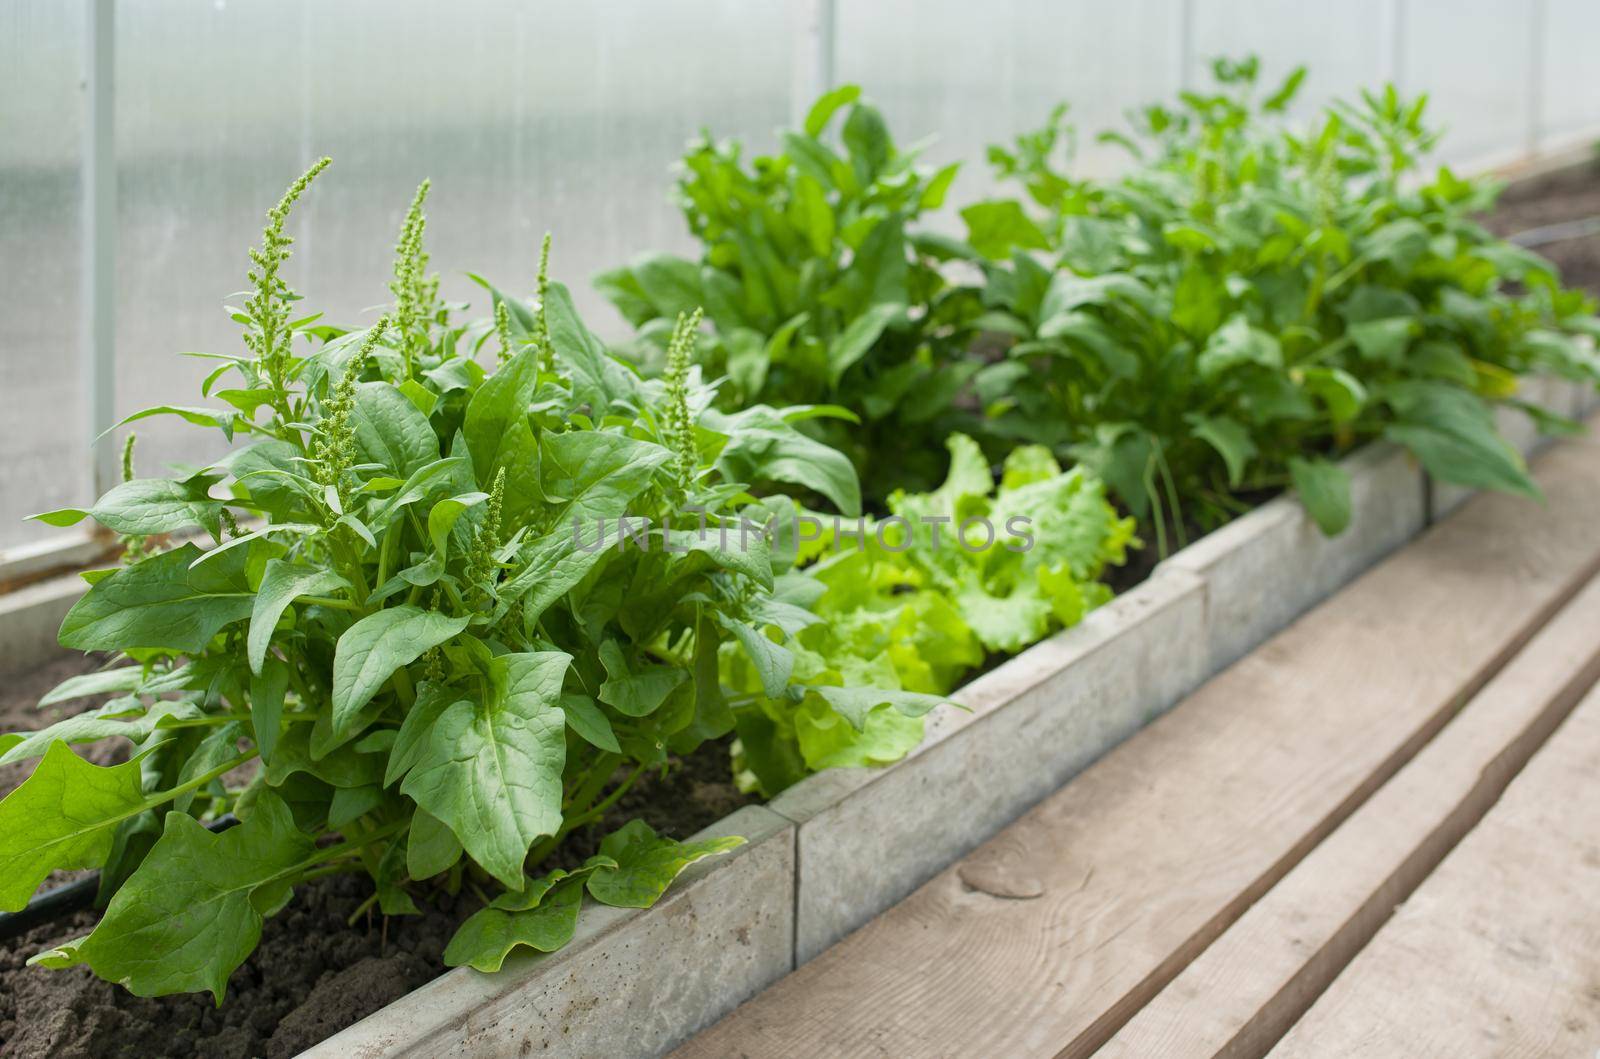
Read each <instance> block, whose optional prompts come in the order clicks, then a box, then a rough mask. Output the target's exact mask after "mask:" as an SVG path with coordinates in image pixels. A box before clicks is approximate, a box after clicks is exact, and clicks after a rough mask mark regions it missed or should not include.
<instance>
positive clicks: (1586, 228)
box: [1506, 217, 1600, 249]
mask: <svg viewBox="0 0 1600 1059" xmlns="http://www.w3.org/2000/svg"><path fill="white" fill-rule="evenodd" d="M1590 235H1600V217H1582V218H1579V219H1578V220H1575V221H1562V222H1560V223H1559V224H1546V225H1541V226H1540V227H1538V228H1529V229H1527V230H1526V231H1521V232H1518V233H1516V234H1515V235H1513V236H1510V237H1509V238H1508V239H1507V240H1506V241H1507V242H1511V243H1515V244H1517V245H1518V246H1521V247H1527V248H1529V249H1531V248H1533V247H1536V246H1548V245H1549V244H1551V243H1562V242H1566V241H1567V240H1568V239H1582V238H1584V237H1586V236H1590Z"/></svg>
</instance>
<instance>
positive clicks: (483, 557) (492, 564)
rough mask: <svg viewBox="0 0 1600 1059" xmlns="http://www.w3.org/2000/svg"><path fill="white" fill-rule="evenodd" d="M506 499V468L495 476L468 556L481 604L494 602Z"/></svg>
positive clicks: (468, 566) (469, 567)
mask: <svg viewBox="0 0 1600 1059" xmlns="http://www.w3.org/2000/svg"><path fill="white" fill-rule="evenodd" d="M505 495H506V469H505V468H504V467H502V468H500V470H499V471H498V472H497V473H496V474H495V476H494V484H493V485H492V486H490V487H489V500H488V502H487V506H486V507H485V509H484V513H483V522H482V523H480V524H479V525H478V532H477V534H476V535H475V536H474V537H473V540H472V552H471V553H470V554H469V555H468V556H467V580H468V582H469V583H470V584H471V585H472V589H473V592H474V593H476V594H477V596H478V598H479V601H480V602H484V601H487V600H488V599H489V598H490V596H491V594H492V593H491V591H490V589H491V586H492V585H493V583H494V579H495V573H496V571H497V569H498V564H497V561H496V559H495V553H497V552H498V551H499V550H500V545H501V543H502V541H501V539H500V513H501V510H502V508H503V506H504V504H505Z"/></svg>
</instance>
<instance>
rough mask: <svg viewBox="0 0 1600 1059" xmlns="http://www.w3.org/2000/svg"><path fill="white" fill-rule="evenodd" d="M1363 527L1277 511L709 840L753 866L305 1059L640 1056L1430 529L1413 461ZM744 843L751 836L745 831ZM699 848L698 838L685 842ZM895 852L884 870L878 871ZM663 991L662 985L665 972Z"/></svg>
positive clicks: (1383, 451)
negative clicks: (729, 843) (891, 748)
mask: <svg viewBox="0 0 1600 1059" xmlns="http://www.w3.org/2000/svg"><path fill="white" fill-rule="evenodd" d="M1348 466H1349V468H1350V470H1351V473H1352V476H1353V478H1354V480H1355V481H1356V482H1357V483H1358V484H1357V494H1356V495H1357V496H1358V497H1359V498H1360V499H1359V500H1358V507H1357V512H1356V516H1355V518H1354V520H1353V522H1352V524H1351V527H1350V529H1349V530H1348V531H1347V532H1346V533H1345V534H1343V535H1341V536H1339V537H1335V538H1328V537H1325V536H1323V535H1322V534H1321V533H1320V532H1318V531H1317V529H1316V527H1315V526H1313V525H1311V524H1310V520H1309V518H1308V517H1307V516H1306V515H1305V512H1304V510H1303V509H1302V508H1301V507H1300V505H1299V504H1298V503H1297V502H1295V501H1293V500H1291V499H1288V498H1283V499H1279V500H1274V501H1271V502H1269V503H1268V504H1266V505H1263V506H1262V507H1261V508H1259V509H1258V510H1256V511H1255V512H1252V513H1251V514H1249V515H1246V516H1244V517H1243V518H1241V519H1239V520H1237V521H1236V522H1234V523H1231V524H1229V525H1228V526H1226V527H1224V528H1223V529H1222V530H1219V531H1218V532H1216V533H1214V534H1211V535H1209V536H1207V537H1206V538H1203V539H1202V540H1200V541H1197V542H1196V543H1195V544H1193V545H1191V546H1190V547H1189V548H1188V549H1185V550H1184V551H1182V552H1180V553H1178V554H1177V555H1175V556H1173V557H1172V558H1171V559H1170V560H1168V561H1167V562H1166V563H1164V564H1162V566H1161V567H1159V568H1158V569H1157V571H1156V572H1155V574H1154V575H1153V576H1152V577H1150V578H1149V579H1148V580H1147V581H1145V582H1144V583H1143V584H1141V585H1139V586H1138V587H1136V588H1134V589H1133V590H1132V591H1130V592H1128V593H1126V594H1124V595H1122V596H1119V597H1117V598H1116V599H1114V600H1113V601H1112V602H1110V603H1108V604H1106V605H1105V606H1104V607H1102V608H1100V609H1099V610H1097V611H1095V612H1094V613H1093V614H1091V615H1090V616H1089V618H1088V619H1086V620H1085V621H1084V622H1083V624H1081V625H1079V626H1076V627H1074V628H1072V629H1069V630H1067V631H1066V632H1063V633H1060V634H1058V635H1057V636H1055V637H1053V638H1052V639H1050V640H1048V641H1046V642H1044V643H1041V644H1039V645H1037V646H1035V647H1032V648H1030V649H1029V650H1027V651H1024V652H1023V653H1022V654H1020V655H1018V656H1017V657H1015V658H1013V659H1011V660H1010V661H1008V662H1006V663H1005V664H1003V665H1001V666H1000V667H999V668H997V669H995V670H993V671H992V672H990V673H987V674H985V675H984V676H982V677H980V678H979V679H977V680H975V681H973V682H972V683H971V684H969V685H968V686H966V687H965V688H963V689H961V691H959V692H958V693H957V694H956V695H955V699H956V701H957V702H959V703H960V704H962V705H963V706H965V707H967V709H966V710H965V711H958V710H946V711H943V712H941V713H940V714H938V715H937V719H936V720H935V721H934V722H933V723H931V724H930V726H929V732H928V735H927V737H926V738H925V740H924V741H923V743H922V745H921V746H920V747H918V748H917V750H916V751H915V752H913V753H912V754H911V755H910V756H908V757H907V758H905V759H904V760H902V761H899V762H897V763H895V764H893V765H890V766H887V767H885V768H881V769H873V770H864V769H844V770H831V771H828V772H824V773H819V774H818V775H816V776H813V777H811V778H809V779H806V780H803V781H801V782H800V783H799V784H797V785H796V786H794V787H792V788H790V789H789V790H787V791H785V792H784V793H783V794H781V795H780V796H779V797H778V798H776V799H775V800H774V801H773V802H772V803H771V804H770V805H769V806H768V807H766V808H764V809H763V808H756V807H751V808H747V809H741V810H740V811H739V812H738V813H737V814H735V815H734V816H732V817H730V818H729V819H728V820H726V821H723V822H722V823H720V824H718V825H717V826H715V827H713V828H711V829H709V830H708V831H707V832H705V833H704V835H707V836H708V835H711V834H727V833H738V834H744V835H746V836H747V837H748V838H749V839H750V840H751V841H750V845H749V846H748V847H746V848H744V849H741V850H739V851H737V852H736V853H735V854H734V855H732V856H729V857H726V858H723V859H720V860H715V861H711V862H707V863H705V864H702V865H698V866H696V868H694V869H693V870H692V871H693V874H692V876H688V877H686V880H685V881H684V882H683V883H681V884H680V885H679V886H677V887H675V888H674V890H673V891H672V892H671V893H669V895H668V896H667V897H666V898H665V899H663V901H662V902H661V904H659V905H657V906H656V907H655V908H652V909H647V910H640V911H635V912H618V913H616V914H609V913H608V914H606V915H605V916H604V917H603V918H602V917H594V918H592V919H591V920H589V921H586V922H585V923H584V924H583V925H581V926H580V927H579V936H578V938H577V939H575V941H574V942H573V944H572V945H571V946H569V947H568V948H566V949H564V950H562V951H560V952H558V953H553V954H550V955H548V956H534V957H527V958H523V959H519V960H517V961H516V962H514V963H508V964H507V966H506V969H505V970H503V971H502V972H501V973H500V974H499V975H497V976H492V977H486V976H484V975H481V974H478V973H477V972H475V971H472V970H467V969H462V970H457V971H451V972H449V973H448V974H446V975H444V976H442V977H441V978H439V979H438V980H436V981H434V982H432V983H430V984H429V985H427V986H424V987H423V988H422V989H419V990H417V991H416V992H415V993H412V994H410V995H408V996H406V997H404V998H402V999H400V1000H398V1001H396V1002H395V1003H393V1004H391V1005H389V1006H388V1007H386V1008H384V1009H383V1010H381V1011H379V1012H378V1013H376V1014H375V1015H372V1016H370V1017H368V1018H367V1019H365V1020H363V1021H362V1022H360V1023H358V1024H357V1025H355V1026H353V1027H351V1028H350V1029H348V1030H345V1031H343V1032H342V1033H339V1034H337V1035H336V1036H334V1037H331V1038H329V1039H328V1040H327V1041H324V1042H323V1043H322V1044H321V1045H318V1046H317V1047H315V1048H313V1049H310V1050H309V1051H308V1052H307V1053H306V1054H307V1055H310V1056H316V1057H327V1059H333V1057H336V1056H378V1055H399V1054H416V1055H441V1054H444V1055H450V1054H472V1053H475V1052H491V1053H494V1052H502V1051H506V1052H514V1051H516V1049H518V1048H520V1047H522V1046H523V1045H524V1043H526V1044H528V1045H529V1046H531V1048H532V1049H533V1053H532V1054H537V1052H538V1050H539V1049H540V1048H541V1047H545V1046H553V1045H554V1044H555V1042H560V1048H561V1049H563V1050H566V1051H569V1052H570V1053H571V1054H580V1055H587V1054H603V1055H619V1056H620V1055H641V1056H642V1055H652V1054H656V1053H658V1052H661V1051H664V1050H666V1049H667V1048H669V1047H670V1046H671V1045H672V1044H674V1043H676V1042H678V1041H682V1040H684V1039H686V1038H687V1037H688V1036H690V1035H691V1034H693V1033H694V1032H696V1031H697V1030H699V1029H702V1028H704V1027H706V1026H708V1025H710V1024H711V1023H713V1022H715V1021H716V1020H717V1019H718V1018H720V1017H721V1016H722V1015H724V1014H726V1013H727V1012H728V1011H731V1010H732V1009H733V1008H734V1007H736V1006H738V1004H739V1003H740V1002H742V1001H743V1000H744V999H746V998H748V997H750V996H752V995H754V994H755V993H757V992H759V991H760V990H761V989H763V988H764V987H765V986H767V985H769V984H771V983H772V982H773V981H775V980H777V979H778V978H779V977H781V976H782V975H784V974H785V973H787V972H788V971H789V970H791V969H792V968H793V967H794V966H796V965H798V964H800V963H803V962H805V961H806V960H809V959H810V958H812V957H814V956H816V955H817V954H819V953H821V952H822V951H823V950H824V949H826V948H827V947H828V946H829V945H831V944H833V943H834V942H835V941H838V940H839V939H840V938H842V937H843V936H844V935H845V934H847V933H849V932H850V931H851V930H853V929H855V928H856V927H858V926H860V925H861V924H862V923H864V922H865V921H866V920H868V919H870V918H871V917H872V916H874V915H876V914H877V913H878V912H880V911H882V910H883V909H885V908H887V907H888V906H889V905H891V904H893V903H894V902H896V901H898V900H899V899H900V898H902V897H904V896H905V895H906V894H908V893H910V892H911V891H912V890H914V889H915V888H916V887H917V886H919V885H920V884H921V883H923V882H924V881H926V880H927V879H928V878H929V877H930V876H932V875H933V874H934V873H936V872H937V871H939V870H940V869H942V868H943V867H944V866H945V865H946V864H948V863H949V862H950V861H952V860H954V859H956V858H958V857H959V856H961V855H962V854H963V853H965V852H967V851H968V850H970V849H972V848H973V847H975V846H976V845H978V844H979V843H981V842H982V841H983V840H984V839H986V838H988V837H989V836H990V835H992V834H993V833H994V832H995V831H997V830H998V829H999V828H1000V827H1002V826H1004V825H1005V824H1006V823H1007V822H1009V821H1010V820H1012V819H1015V818H1016V817H1017V816H1018V815H1019V814H1020V813H1021V812H1023V811H1024V810H1025V809H1027V808H1028V807H1029V806H1031V805H1033V804H1034V803H1035V802H1037V801H1038V800H1039V799H1041V798H1043V797H1044V796H1045V795H1046V794H1048V793H1049V792H1050V791H1052V790H1054V789H1055V788H1057V787H1059V786H1060V785H1061V784H1063V783H1065V782H1066V781H1067V780H1068V779H1070V778H1071V777H1072V776H1073V775H1075V774H1076V773H1077V772H1079V771H1081V770H1082V769H1083V768H1085V767H1086V766H1087V765H1089V764H1090V763H1092V762H1093V761H1094V760H1095V759H1096V758H1098V757H1100V756H1101V755H1102V754H1104V753H1105V752H1106V751H1108V750H1110V749H1111V748H1112V747H1114V746H1116V745H1117V744H1118V743H1120V742H1121V741H1122V740H1123V739H1126V738H1127V737H1128V736H1129V735H1131V734H1133V733H1134V732H1136V731H1138V730H1139V729H1140V728H1141V727H1142V726H1143V725H1145V724H1146V723H1148V722H1149V721H1151V720H1152V719H1154V718H1155V717H1156V716H1158V715H1160V714H1161V713H1162V712H1163V711H1165V710H1166V709H1167V708H1168V707H1170V706H1171V705H1172V704H1173V703H1175V702H1177V701H1178V700H1179V699H1181V698H1182V697H1183V696H1184V695H1185V694H1187V693H1188V692H1189V691H1191V690H1193V689H1194V688H1195V687H1196V686H1198V685H1199V684H1200V683H1201V682H1202V681H1204V680H1205V679H1206V678H1207V677H1208V676H1210V675H1211V674H1212V673H1214V672H1216V671H1217V670H1218V669H1220V668H1222V667H1224V666H1226V665H1227V663H1228V662H1230V661H1232V657H1230V655H1231V656H1234V657H1236V656H1237V654H1239V653H1242V652H1244V651H1246V650H1249V649H1250V648H1251V647H1253V646H1255V644H1257V643H1259V642H1261V641H1262V640H1263V639H1265V638H1267V637H1268V636H1270V635H1271V634H1272V633H1274V632H1276V631H1277V630H1278V629H1279V628H1281V627H1282V626H1283V625H1285V624H1287V623H1288V622H1290V621H1292V620H1293V619H1294V618H1295V617H1296V616H1298V615H1299V614H1300V613H1302V612H1304V611H1305V610H1306V609H1308V608H1309V607H1311V606H1312V605H1313V604H1315V603H1316V602H1317V601H1319V600H1320V599H1322V598H1324V597H1325V596H1326V595H1328V594H1329V593H1330V592H1332V591H1334V590H1335V589H1337V588H1338V587H1339V586H1340V585H1342V584H1344V583H1345V582H1346V581H1348V580H1350V579H1351V578H1353V577H1355V576H1356V575H1357V574H1359V573H1360V572H1361V571H1362V570H1364V569H1366V568H1367V567H1368V566H1370V565H1371V564H1372V563H1374V562H1375V561H1377V560H1378V559H1380V558H1381V557H1383V556H1384V555H1386V554H1387V553H1388V552H1390V551H1392V550H1393V549H1395V548H1397V547H1399V546H1400V545H1401V544H1403V543H1405V542H1406V541H1407V540H1409V539H1410V538H1411V537H1412V536H1414V535H1415V534H1416V533H1418V532H1420V531H1421V529H1422V528H1423V526H1424V524H1425V523H1424V518H1423V498H1424V478H1423V476H1422V474H1421V472H1420V470H1418V469H1417V468H1416V466H1415V464H1414V462H1413V461H1412V460H1411V459H1410V458H1409V457H1408V456H1406V455H1405V454H1403V453H1401V452H1400V451H1399V450H1397V449H1392V448H1389V447H1378V448H1376V449H1374V450H1372V451H1371V452H1363V453H1359V454H1357V455H1356V456H1355V457H1352V459H1351V460H1350V461H1348ZM741 829H742V830H741ZM697 837H704V836H697ZM890 851H894V852H893V853H891V852H890ZM663 969H665V970H663Z"/></svg>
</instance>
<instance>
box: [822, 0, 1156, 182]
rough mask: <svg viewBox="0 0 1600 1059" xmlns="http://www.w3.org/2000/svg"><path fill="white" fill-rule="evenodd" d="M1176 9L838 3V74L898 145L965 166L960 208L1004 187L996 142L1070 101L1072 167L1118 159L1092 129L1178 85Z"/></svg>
mask: <svg viewBox="0 0 1600 1059" xmlns="http://www.w3.org/2000/svg"><path fill="white" fill-rule="evenodd" d="M1178 14H1179V5H1178V3H1177V0H1136V2H1131V3H1117V4H1088V3H1079V4H1061V3H1049V2H1046V0H999V2H994V3H986V4H981V5H975V4H970V3H963V2H961V0H937V2H926V0H839V5H838V35H839V37H838V47H837V75H838V79H839V80H840V81H854V82H858V83H860V84H861V85H862V86H863V88H864V89H865V91H866V93H867V94H868V95H869V96H870V97H871V98H872V99H873V100H875V101H876V102H877V103H878V104H879V106H881V107H882V109H883V111H884V115H885V117H886V118H887V119H888V122H889V126H890V128H891V129H892V130H893V131H894V134H895V137H896V139H897V140H898V141H899V142H900V143H902V144H909V143H913V142H915V141H917V140H919V139H922V138H924V137H927V136H930V135H936V136H937V139H936V140H935V142H934V143H933V144H932V146H931V147H930V148H929V149H928V151H927V152H926V155H925V157H927V158H928V159H929V160H930V161H932V162H935V163H941V164H942V163H945V162H950V161H958V160H959V161H963V162H964V163H965V164H964V167H963V172H962V174H961V176H960V177H959V178H958V179H957V181H956V183H955V185H954V189H953V191H952V194H951V202H952V205H953V206H958V205H960V204H961V203H964V202H970V201H972V200H973V199H977V198H982V197H984V196H985V195H988V194H990V193H992V192H993V191H994V189H995V183H994V180H993V178H992V176H991V174H990V172H989V167H988V164H987V162H986V161H985V158H984V156H985V151H986V149H987V147H988V146H989V145H990V144H994V143H1006V142H1008V141H1009V140H1010V139H1011V138H1012V137H1013V136H1015V135H1016V134H1017V133H1018V132H1021V131H1024V130H1028V129H1034V128H1037V127H1038V126H1040V125H1042V124H1043V123H1044V121H1045V119H1046V118H1047V117H1048V116H1049V113H1050V109H1051V107H1053V106H1054V105H1055V104H1056V103H1058V102H1060V101H1062V100H1065V101H1067V102H1069V103H1070V104H1071V106H1072V110H1071V115H1072V119H1073V122H1074V124H1075V125H1076V126H1077V130H1078V135H1077V142H1078V145H1079V149H1078V153H1077V160H1076V163H1075V165H1074V167H1073V169H1074V171H1075V172H1078V173H1082V174H1090V173H1106V172H1110V171H1112V170H1114V169H1115V168H1116V167H1117V166H1119V165H1120V164H1121V163H1122V161H1123V152H1121V151H1120V150H1118V149H1116V148H1113V147H1108V146H1105V145H1101V144H1097V143H1095V142H1094V138H1095V135H1096V134H1097V133H1099V132H1101V131H1102V130H1104V129H1106V128H1110V127H1120V126H1121V125H1122V124H1123V115H1124V112H1125V111H1126V110H1127V109H1128V108H1130V107H1134V106H1137V105H1140V104H1144V103H1150V102H1156V101H1160V100H1164V99H1167V98H1169V97H1170V96H1171V95H1172V93H1173V92H1174V91H1176V89H1177V85H1178V80H1177V64H1176V57H1177V54H1178V41H1179V33H1180V24H1179V18H1178ZM947 213H948V211H947Z"/></svg>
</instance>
